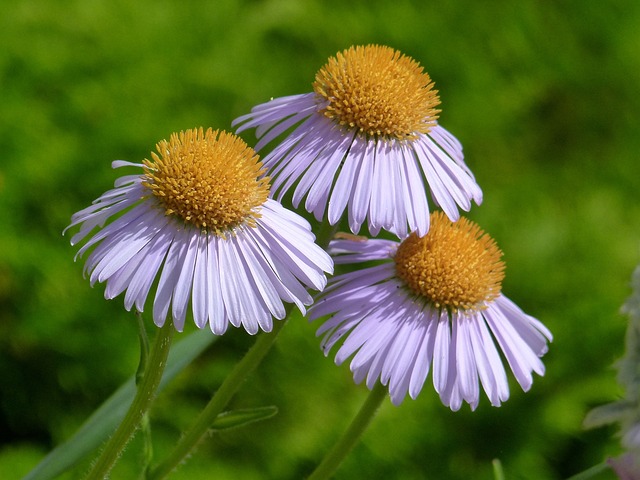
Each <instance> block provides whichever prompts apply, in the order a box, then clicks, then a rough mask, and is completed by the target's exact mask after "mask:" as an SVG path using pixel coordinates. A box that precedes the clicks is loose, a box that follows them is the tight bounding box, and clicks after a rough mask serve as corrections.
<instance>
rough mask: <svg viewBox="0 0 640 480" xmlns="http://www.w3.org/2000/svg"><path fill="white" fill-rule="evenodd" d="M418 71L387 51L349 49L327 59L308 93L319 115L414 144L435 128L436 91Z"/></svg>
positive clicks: (413, 63)
mask: <svg viewBox="0 0 640 480" xmlns="http://www.w3.org/2000/svg"><path fill="white" fill-rule="evenodd" d="M433 87H434V84H433V82H432V80H431V78H430V77H429V75H428V74H427V73H426V72H423V68H422V67H421V66H420V64H419V63H417V62H416V61H415V60H413V59H412V58H410V57H407V56H405V55H403V54H402V53H400V52H398V51H397V50H394V49H392V48H390V47H384V46H379V45H367V46H364V47H363V46H357V47H351V48H349V49H347V50H344V51H343V52H342V53H338V54H337V55H336V56H335V57H331V58H329V60H328V62H327V63H326V64H325V65H324V66H323V67H322V68H321V69H320V70H319V71H318V73H317V74H316V78H315V82H314V84H313V89H314V91H315V92H316V94H317V95H318V96H319V97H320V99H322V100H323V101H328V104H327V106H326V107H323V110H322V113H323V114H324V115H325V116H327V117H329V118H330V119H332V120H334V121H336V122H338V123H339V124H340V125H342V126H343V127H345V128H348V129H357V130H358V131H359V132H362V133H365V134H367V135H370V136H375V137H383V138H389V139H393V138H395V139H400V140H407V139H414V138H415V137H416V136H417V134H419V133H428V132H429V131H430V130H431V128H433V127H434V126H435V125H436V121H437V119H438V113H439V112H440V110H438V109H437V107H438V105H439V104H440V99H439V98H438V91H437V90H434V88H433Z"/></svg>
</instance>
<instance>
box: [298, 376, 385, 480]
mask: <svg viewBox="0 0 640 480" xmlns="http://www.w3.org/2000/svg"><path fill="white" fill-rule="evenodd" d="M386 396H387V388H386V387H385V386H384V385H382V384H380V383H379V382H376V385H375V387H373V390H371V393H370V394H369V396H368V397H367V400H366V401H365V402H364V404H363V405H362V407H361V408H360V411H359V412H358V414H357V415H356V417H355V418H354V419H353V421H352V422H351V425H349V428H347V430H346V431H345V432H344V434H343V435H342V438H340V440H338V443H336V444H335V445H334V446H333V448H332V449H331V450H330V451H329V453H327V455H326V456H325V457H324V458H323V459H322V462H320V464H319V465H318V466H317V467H316V469H315V470H314V472H313V473H312V474H311V475H310V476H309V478H308V479H307V480H324V479H327V478H330V477H331V475H333V474H334V473H335V472H336V470H338V467H339V466H340V464H341V463H342V462H343V460H344V459H345V458H347V455H349V453H350V452H351V450H352V449H353V447H355V445H356V444H357V443H358V441H359V440H360V437H361V436H362V434H363V433H364V431H365V430H366V429H367V427H368V426H369V424H370V423H371V420H373V417H374V416H375V414H376V412H377V411H378V408H380V405H381V404H382V401H383V400H384V399H385V397H386Z"/></svg>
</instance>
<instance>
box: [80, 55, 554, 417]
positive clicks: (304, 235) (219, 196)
mask: <svg viewBox="0 0 640 480" xmlns="http://www.w3.org/2000/svg"><path fill="white" fill-rule="evenodd" d="M313 90H314V91H313V92H311V93H307V94H302V95H294V96H290V97H283V98H278V99H274V100H271V101H269V102H267V103H265V104H262V105H258V106H256V107H254V108H253V110H252V111H251V113H250V114H248V115H244V116H242V117H240V118H238V119H237V120H236V121H235V122H234V125H237V126H239V128H238V132H240V131H242V130H245V129H249V128H255V129H256V136H257V138H258V142H257V144H256V146H255V151H259V150H261V149H262V148H263V147H265V146H266V145H267V144H270V143H274V142H275V140H276V139H279V138H281V137H282V136H283V135H284V140H282V141H281V142H280V143H279V144H277V145H275V146H274V147H273V148H272V150H271V151H270V152H269V153H268V154H267V155H266V156H265V157H264V158H263V159H262V161H260V160H259V158H258V156H257V154H256V153H255V151H254V150H253V149H251V148H250V147H249V146H247V145H246V143H244V141H242V140H241V139H240V138H239V137H237V136H235V135H233V134H230V133H226V132H220V131H212V130H211V129H209V130H207V131H204V130H203V129H197V130H189V131H186V132H181V133H180V134H173V135H172V136H171V138H170V140H169V141H162V142H160V143H159V144H158V145H157V153H153V154H152V155H151V160H144V161H143V162H142V163H140V164H133V163H129V162H123V161H118V162H114V163H113V167H114V168H120V167H134V168H137V169H141V170H142V171H141V172H140V173H137V174H130V175H125V176H122V177H120V178H119V179H118V180H117V181H116V184H115V188H114V189H113V190H110V191H108V192H106V193H105V194H103V195H102V196H101V197H99V198H98V199H97V200H96V201H94V203H93V204H92V205H91V206H90V207H88V208H86V209H84V210H82V211H80V212H78V213H76V214H75V215H74V216H73V217H72V222H71V225H70V227H73V226H77V225H79V226H80V231H79V233H77V234H76V235H74V236H73V238H72V240H71V241H72V244H76V243H78V242H81V241H84V240H85V239H86V238H87V237H88V236H89V235H90V234H92V233H93V236H91V237H90V238H89V239H88V240H86V242H85V243H84V245H83V246H82V247H81V248H80V250H79V252H78V255H82V254H84V253H85V252H88V251H91V253H90V254H89V256H88V258H87V260H86V263H85V272H86V273H87V274H88V275H89V277H90V281H91V284H92V285H93V284H94V283H95V282H106V289H105V297H106V298H114V297H115V296H117V295H120V294H121V293H124V303H125V308H126V309H127V310H129V309H131V308H133V307H134V306H135V308H136V309H137V310H138V311H142V310H143V309H144V307H145V303H147V297H148V296H149V294H150V292H151V291H152V287H153V286H154V285H155V295H154V299H153V301H152V310H153V318H154V322H155V323H156V324H157V325H159V326H161V325H163V324H164V322H165V321H166V319H167V317H168V316H169V314H170V315H171V320H172V321H173V323H174V325H175V327H176V329H178V330H182V328H183V327H184V324H185V319H186V317H187V316H188V312H189V311H191V314H192V316H193V319H194V322H195V324H196V325H197V326H198V327H199V328H203V327H204V326H206V325H209V327H210V328H211V330H212V331H213V333H215V334H222V333H224V332H225V331H226V329H227V328H228V326H229V324H231V325H233V326H234V327H242V328H244V329H245V330H246V331H247V332H249V333H251V334H254V333H257V332H258V331H260V330H264V331H270V330H271V328H272V326H273V323H272V322H273V318H274V317H275V318H276V319H282V318H284V317H285V315H286V314H285V307H284V303H293V304H295V305H296V306H297V307H298V308H299V309H300V310H301V312H302V313H303V314H305V313H306V309H305V307H306V306H309V305H311V304H312V303H313V305H312V307H311V309H310V312H309V317H310V318H311V319H318V318H320V317H324V316H325V315H328V314H329V315H331V317H330V318H328V319H327V320H325V322H324V323H323V324H322V325H321V326H320V328H319V330H318V334H319V335H324V338H323V340H322V347H323V349H324V350H325V352H326V353H328V352H329V350H330V349H331V347H333V346H334V345H335V344H337V343H338V342H342V343H341V346H340V348H339V350H338V352H337V354H336V363H341V362H343V361H345V360H346V359H347V358H349V357H353V358H352V360H351V369H352V371H353V374H354V379H355V381H356V382H358V383H359V382H361V381H363V380H365V379H366V384H367V386H368V387H369V388H372V387H373V385H374V384H375V383H376V382H377V381H380V382H382V383H383V384H384V385H388V386H389V391H390V395H391V399H392V401H393V402H394V403H395V404H399V403H401V402H402V401H403V399H404V398H405V397H406V395H407V393H408V394H409V395H410V396H411V397H412V398H415V397H416V396H417V395H418V393H419V392H420V390H421V389H422V387H423V385H424V383H425V381H426V378H427V375H428V373H429V370H430V369H431V371H432V377H433V383H434V387H435V389H436V391H437V392H438V394H439V395H440V397H441V399H442V401H443V402H444V403H445V404H446V405H448V406H449V407H450V408H452V409H458V408H460V406H461V404H462V402H463V401H466V402H467V403H469V404H470V405H471V407H472V408H475V407H476V406H477V404H478V401H479V397H480V395H479V385H482V387H483V389H484V390H485V392H486V393H487V396H488V397H489V399H490V401H491V403H492V404H493V405H499V404H500V402H501V401H504V400H506V398H507V397H508V394H509V389H508V384H507V378H506V373H505V369H504V366H503V361H502V359H501V354H500V352H499V350H500V351H501V352H502V356H503V357H504V359H506V361H507V363H508V365H509V367H510V368H511V370H512V371H513V373H514V375H515V377H516V379H517V381H518V383H519V384H520V385H521V386H522V388H523V389H525V390H527V389H528V388H529V387H530V385H531V381H532V378H531V373H532V372H536V373H538V374H540V375H542V374H543V373H544V366H543V365H542V362H541V361H540V357H541V356H542V355H543V354H544V353H545V352H546V350H547V341H548V340H551V334H550V332H549V331H548V330H547V329H546V328H545V327H544V326H543V325H542V324H541V323H540V322H538V321H537V320H536V319H534V318H533V317H530V316H528V315H526V314H525V313H523V312H522V311H521V310H520V309H519V308H518V307H517V306H516V305H515V304H514V303H513V302H511V301H510V300H508V299H507V298H506V297H504V296H503V295H502V294H501V281H502V278H503V274H504V273H503V270H504V265H503V263H502V262H501V260H500V256H501V252H500V251H499V249H498V248H497V246H496V245H495V243H494V242H493V241H492V240H491V239H490V238H489V237H488V236H487V235H486V234H484V233H483V232H482V231H481V230H480V229H479V228H478V227H477V226H476V225H475V224H473V223H472V222H470V221H468V220H466V219H464V218H460V214H459V210H460V209H461V210H464V211H468V210H469V209H470V208H471V204H472V202H475V203H476V204H480V203H481V201H482V192H481V190H480V188H479V186H478V185H477V184H476V182H475V179H474V177H473V174H472V173H471V171H470V170H469V169H468V168H467V166H466V165H465V163H464V161H463V154H462V147H461V145H460V143H459V142H458V141H457V140H456V139H455V138H454V137H453V136H452V135H451V134H450V133H449V132H447V131H446V130H445V129H444V128H442V127H441V126H440V125H439V124H438V121H437V119H438V113H439V110H438V109H437V107H438V105H439V99H438V95H437V91H436V90H434V88H433V82H432V81H431V79H430V77H429V76H428V75H427V74H426V73H424V72H423V69H422V67H420V65H419V64H418V63H417V62H415V61H414V60H412V59H410V58H409V57H407V56H404V55H402V54H401V53H399V52H398V51H396V50H393V49H391V48H388V47H381V46H375V45H368V46H364V47H352V48H350V49H348V50H345V51H344V52H341V53H339V54H337V55H336V56H335V57H333V58H331V59H329V61H328V62H327V64H326V65H325V66H323V67H322V68H321V69H320V71H319V72H318V74H317V75H316V79H315V82H314V84H313ZM290 190H293V195H292V203H293V205H294V207H296V208H297V207H298V206H299V205H300V203H301V202H302V201H303V200H304V208H305V209H306V210H307V211H308V212H311V213H313V215H314V216H315V218H316V219H317V220H318V221H325V222H327V223H329V224H330V225H336V224H338V223H339V222H340V220H341V219H342V218H343V216H344V215H345V211H346V219H347V222H348V225H349V228H350V230H351V232H352V233H353V234H356V233H358V232H359V231H360V230H361V228H362V226H363V225H364V224H365V223H366V224H367V229H368V230H369V232H370V234H371V235H373V236H376V235H377V234H378V233H379V232H380V231H381V230H386V231H388V232H391V233H392V234H395V235H396V236H397V237H398V238H399V240H400V241H399V242H396V241H391V240H381V239H366V238H363V237H356V236H355V235H348V234H342V235H340V234H338V235H337V236H336V239H335V240H333V241H332V242H331V243H330V245H329V248H328V251H329V253H330V254H331V255H332V256H333V261H334V262H335V263H336V264H359V263H362V262H369V261H374V262H376V263H377V264H376V265H375V266H368V267H366V268H363V269H360V270H354V271H351V272H348V273H344V274H341V275H336V276H335V277H333V278H332V279H331V280H330V282H329V286H328V287H327V288H326V289H325V285H326V277H325V274H327V273H328V274H331V273H333V261H332V259H331V258H330V257H329V255H328V254H327V253H326V252H325V251H324V250H323V249H322V248H320V247H319V246H318V245H317V244H316V243H315V236H314V235H313V233H312V231H311V226H310V224H309V223H308V222H307V221H306V220H304V219H303V218H302V217H300V216H299V215H298V214H296V213H294V212H293V211H290V210H288V209H286V208H284V207H283V206H282V205H281V203H280V201H281V200H282V198H283V197H284V195H285V194H286V193H287V192H289V191H290ZM429 197H430V198H429ZM430 200H431V201H432V202H433V204H434V205H435V206H437V207H439V208H440V209H441V211H442V212H439V211H438V212H435V213H432V214H430V213H429V211H430V210H431V209H430V207H429V203H430ZM107 222H109V223H107ZM105 224H106V226H105ZM95 227H100V229H99V230H98V231H97V232H95V233H94V229H95ZM307 289H314V290H317V291H321V292H322V291H323V290H324V292H322V293H320V294H318V295H316V299H315V303H314V302H313V301H314V299H313V298H312V296H311V295H310V294H309V293H308V292H307ZM169 312H170V313H169Z"/></svg>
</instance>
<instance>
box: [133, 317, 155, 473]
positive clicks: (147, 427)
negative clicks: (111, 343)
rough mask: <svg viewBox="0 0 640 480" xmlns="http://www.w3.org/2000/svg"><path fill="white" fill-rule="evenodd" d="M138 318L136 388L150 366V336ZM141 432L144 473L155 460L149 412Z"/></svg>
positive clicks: (142, 422)
mask: <svg viewBox="0 0 640 480" xmlns="http://www.w3.org/2000/svg"><path fill="white" fill-rule="evenodd" d="M136 318H137V319H138V337H139V339H140V365H138V371H137V372H136V387H139V386H140V383H141V382H142V380H143V379H144V373H145V372H146V371H147V366H148V365H149V335H148V334H147V329H146V328H145V326H144V319H143V318H142V314H141V313H140V312H136ZM140 430H141V431H142V438H143V444H144V446H143V448H142V462H143V464H142V466H143V471H144V472H145V474H146V472H147V471H148V470H149V466H150V465H151V461H152V460H153V442H152V437H151V422H150V420H149V412H148V411H146V412H145V413H144V415H143V416H142V419H141V420H140Z"/></svg>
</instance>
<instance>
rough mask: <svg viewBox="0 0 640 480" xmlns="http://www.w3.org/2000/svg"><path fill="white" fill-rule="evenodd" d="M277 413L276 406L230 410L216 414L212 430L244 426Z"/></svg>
mask: <svg viewBox="0 0 640 480" xmlns="http://www.w3.org/2000/svg"><path fill="white" fill-rule="evenodd" d="M277 413H278V407H275V406H269V407H258V408H245V409H239V410H231V411H229V412H224V413H221V414H220V415H218V417H217V418H216V419H215V421H214V422H213V425H211V429H212V430H214V431H220V430H228V429H230V428H239V427H244V426H245V425H248V424H250V423H255V422H260V421H262V420H267V419H268V418H271V417H274V416H275V415H276V414H277Z"/></svg>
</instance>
